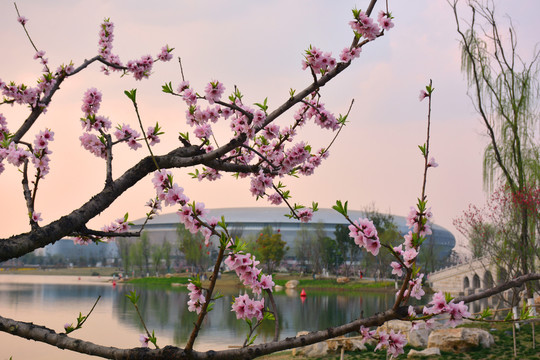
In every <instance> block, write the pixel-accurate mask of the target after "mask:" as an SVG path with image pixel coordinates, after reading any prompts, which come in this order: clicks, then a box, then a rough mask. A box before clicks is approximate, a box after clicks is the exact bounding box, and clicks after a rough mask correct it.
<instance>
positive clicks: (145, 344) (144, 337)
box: [139, 334, 149, 348]
mask: <svg viewBox="0 0 540 360" xmlns="http://www.w3.org/2000/svg"><path fill="white" fill-rule="evenodd" d="M139 341H140V342H141V347H145V348H146V347H148V341H149V338H148V336H147V335H146V334H140V335H139Z"/></svg>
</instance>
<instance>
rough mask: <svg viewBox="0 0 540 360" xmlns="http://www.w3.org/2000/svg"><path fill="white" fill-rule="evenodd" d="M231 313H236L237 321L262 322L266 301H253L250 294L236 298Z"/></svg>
mask: <svg viewBox="0 0 540 360" xmlns="http://www.w3.org/2000/svg"><path fill="white" fill-rule="evenodd" d="M231 311H234V312H235V313H236V318H237V319H244V320H248V319H253V318H256V319H257V321H262V319H263V317H264V299H260V300H253V299H250V298H249V296H248V294H244V295H240V296H238V297H236V298H234V302H233V304H232V309H231Z"/></svg>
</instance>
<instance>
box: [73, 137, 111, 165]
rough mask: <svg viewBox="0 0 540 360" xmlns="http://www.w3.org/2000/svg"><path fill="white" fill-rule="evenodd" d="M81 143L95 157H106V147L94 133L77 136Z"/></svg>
mask: <svg viewBox="0 0 540 360" xmlns="http://www.w3.org/2000/svg"><path fill="white" fill-rule="evenodd" d="M79 140H80V141H81V145H82V147H83V148H85V149H86V150H88V151H90V152H91V153H92V154H94V155H95V156H97V157H100V158H103V159H106V158H107V148H106V146H105V144H104V143H103V142H102V141H101V140H100V139H99V138H98V137H97V136H96V135H94V134H89V133H84V134H82V135H81V136H80V137H79Z"/></svg>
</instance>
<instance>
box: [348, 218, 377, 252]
mask: <svg viewBox="0 0 540 360" xmlns="http://www.w3.org/2000/svg"><path fill="white" fill-rule="evenodd" d="M349 231H350V232H349V236H350V237H352V238H353V239H354V242H355V244H356V245H358V246H360V247H365V248H366V250H367V251H369V252H370V253H372V254H373V255H374V256H376V255H377V254H378V253H379V249H380V247H381V243H380V241H379V235H378V234H377V228H376V227H375V225H373V222H372V221H371V220H369V219H358V221H354V223H353V224H352V225H349Z"/></svg>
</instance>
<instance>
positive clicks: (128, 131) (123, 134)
mask: <svg viewBox="0 0 540 360" xmlns="http://www.w3.org/2000/svg"><path fill="white" fill-rule="evenodd" d="M116 129H117V130H116V131H115V132H114V136H115V137H116V139H117V140H123V141H126V142H127V144H128V146H129V148H130V149H131V150H137V149H139V148H141V147H142V145H141V144H140V143H138V142H137V138H138V137H139V136H141V133H140V132H138V131H137V130H133V129H132V128H131V126H129V125H126V124H122V126H120V125H118V126H117V127H116Z"/></svg>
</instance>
